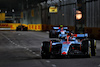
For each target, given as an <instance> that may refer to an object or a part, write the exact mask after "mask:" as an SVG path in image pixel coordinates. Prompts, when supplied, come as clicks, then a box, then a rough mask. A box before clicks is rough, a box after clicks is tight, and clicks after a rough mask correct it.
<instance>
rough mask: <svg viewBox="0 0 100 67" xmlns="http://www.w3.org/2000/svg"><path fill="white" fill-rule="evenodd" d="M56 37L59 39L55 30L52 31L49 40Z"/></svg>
mask: <svg viewBox="0 0 100 67" xmlns="http://www.w3.org/2000/svg"><path fill="white" fill-rule="evenodd" d="M56 37H57V35H56V32H55V30H50V31H49V38H56Z"/></svg>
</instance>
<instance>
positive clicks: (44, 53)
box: [41, 41, 50, 59]
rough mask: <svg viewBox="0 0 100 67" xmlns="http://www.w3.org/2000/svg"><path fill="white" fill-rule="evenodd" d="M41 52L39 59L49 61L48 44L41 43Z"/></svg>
mask: <svg viewBox="0 0 100 67" xmlns="http://www.w3.org/2000/svg"><path fill="white" fill-rule="evenodd" d="M42 44H43V45H42V50H41V57H42V59H49V58H50V51H49V47H50V42H46V41H45V42H43V43H42Z"/></svg>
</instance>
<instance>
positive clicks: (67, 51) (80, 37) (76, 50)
mask: <svg viewBox="0 0 100 67" xmlns="http://www.w3.org/2000/svg"><path fill="white" fill-rule="evenodd" d="M59 32H60V33H59V34H58V37H59V40H50V41H43V42H42V44H41V57H42V58H44V59H45V58H50V57H51V56H74V55H76V56H77V55H82V56H86V57H91V56H95V55H96V52H95V49H96V40H94V39H89V38H87V37H88V34H73V33H67V32H66V34H65V33H64V31H59Z"/></svg>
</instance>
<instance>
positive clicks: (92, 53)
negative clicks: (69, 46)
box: [90, 39, 96, 56]
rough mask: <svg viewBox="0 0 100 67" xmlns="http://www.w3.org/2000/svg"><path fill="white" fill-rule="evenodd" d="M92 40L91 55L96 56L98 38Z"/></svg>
mask: <svg viewBox="0 0 100 67" xmlns="http://www.w3.org/2000/svg"><path fill="white" fill-rule="evenodd" d="M90 41H91V55H92V56H95V55H96V51H95V49H96V40H94V39H91V40H90Z"/></svg>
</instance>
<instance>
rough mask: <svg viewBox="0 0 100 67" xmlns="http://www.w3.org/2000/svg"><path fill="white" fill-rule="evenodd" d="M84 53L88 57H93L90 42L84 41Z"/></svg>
mask: <svg viewBox="0 0 100 67" xmlns="http://www.w3.org/2000/svg"><path fill="white" fill-rule="evenodd" d="M82 52H83V53H84V55H85V56H86V57H88V58H90V57H91V45H90V41H89V40H84V41H82Z"/></svg>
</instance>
